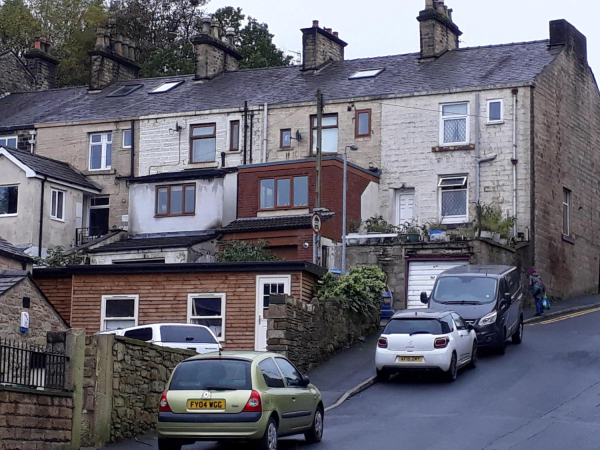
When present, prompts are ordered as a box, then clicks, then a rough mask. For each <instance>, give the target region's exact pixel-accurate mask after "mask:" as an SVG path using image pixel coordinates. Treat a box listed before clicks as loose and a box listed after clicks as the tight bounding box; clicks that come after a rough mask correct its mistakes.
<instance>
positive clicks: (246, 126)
mask: <svg viewBox="0 0 600 450" xmlns="http://www.w3.org/2000/svg"><path fill="white" fill-rule="evenodd" d="M247 144H248V102H247V101H245V102H244V165H246V164H247V161H246V155H247V150H248V147H247Z"/></svg>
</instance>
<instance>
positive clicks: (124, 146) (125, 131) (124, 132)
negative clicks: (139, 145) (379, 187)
mask: <svg viewBox="0 0 600 450" xmlns="http://www.w3.org/2000/svg"><path fill="white" fill-rule="evenodd" d="M127 132H129V133H131V138H132V139H131V142H133V130H132V129H131V128H127V129H126V130H123V131H122V133H121V134H122V135H123V142H122V144H123V145H122V148H131V145H125V134H126V133H127Z"/></svg>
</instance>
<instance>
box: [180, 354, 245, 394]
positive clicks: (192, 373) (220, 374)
mask: <svg viewBox="0 0 600 450" xmlns="http://www.w3.org/2000/svg"><path fill="white" fill-rule="evenodd" d="M251 365H252V364H251V363H250V361H243V360H238V359H197V360H191V361H185V362H182V363H181V364H179V365H178V366H177V368H176V369H175V372H174V373H173V378H172V379H171V385H170V386H169V389H170V390H173V391H196V390H216V391H218V390H224V391H226V390H251V389H252V379H251V376H250V366H251Z"/></svg>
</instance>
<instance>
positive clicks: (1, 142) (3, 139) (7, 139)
mask: <svg viewBox="0 0 600 450" xmlns="http://www.w3.org/2000/svg"><path fill="white" fill-rule="evenodd" d="M18 142H19V138H18V137H17V136H0V146H2V147H4V146H6V147H11V148H17V143H18Z"/></svg>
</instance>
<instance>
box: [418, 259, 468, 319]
mask: <svg viewBox="0 0 600 450" xmlns="http://www.w3.org/2000/svg"><path fill="white" fill-rule="evenodd" d="M465 264H468V261H410V262H409V263H408V294H407V307H408V309H416V308H425V307H426V306H425V305H424V304H423V303H421V292H427V295H429V294H431V290H432V289H433V284H434V283H435V279H436V278H437V276H438V275H439V274H440V273H442V272H443V271H445V270H448V269H452V268H453V267H457V266H464V265H465Z"/></svg>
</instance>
